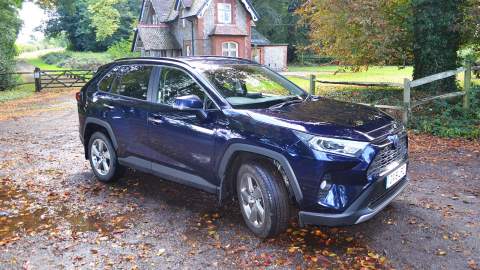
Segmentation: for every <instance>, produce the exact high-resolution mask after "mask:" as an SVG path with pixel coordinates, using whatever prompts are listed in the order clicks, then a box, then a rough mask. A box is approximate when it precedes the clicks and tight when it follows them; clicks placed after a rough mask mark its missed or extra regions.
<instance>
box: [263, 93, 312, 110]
mask: <svg viewBox="0 0 480 270" xmlns="http://www.w3.org/2000/svg"><path fill="white" fill-rule="evenodd" d="M303 101H304V100H303V99H302V98H301V97H299V96H295V97H291V98H288V100H285V101H284V102H282V103H280V104H277V105H273V106H272V107H270V109H281V108H284V107H286V106H289V105H292V104H296V103H302V102H303Z"/></svg>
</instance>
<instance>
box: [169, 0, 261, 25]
mask: <svg viewBox="0 0 480 270" xmlns="http://www.w3.org/2000/svg"><path fill="white" fill-rule="evenodd" d="M211 2H212V0H175V10H176V11H178V10H179V8H180V5H181V4H183V6H184V7H185V9H186V10H185V14H184V16H183V18H188V17H193V16H200V17H201V16H203V13H204V12H205V10H206V8H207V7H208V6H209V5H210V4H211ZM240 2H242V4H243V6H244V7H245V9H246V10H247V11H248V12H249V13H250V15H251V16H252V19H253V21H255V22H256V21H258V19H259V18H260V16H259V15H258V13H257V11H256V10H255V8H254V7H253V5H252V2H250V0H240Z"/></svg>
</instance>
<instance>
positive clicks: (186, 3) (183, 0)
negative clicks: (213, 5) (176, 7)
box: [182, 0, 193, 8]
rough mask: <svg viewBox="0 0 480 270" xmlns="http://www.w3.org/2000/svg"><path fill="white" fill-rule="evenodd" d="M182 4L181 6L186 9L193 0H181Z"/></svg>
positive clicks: (190, 5)
mask: <svg viewBox="0 0 480 270" xmlns="http://www.w3.org/2000/svg"><path fill="white" fill-rule="evenodd" d="M182 2H183V5H184V6H185V7H186V8H190V7H192V4H193V0H182Z"/></svg>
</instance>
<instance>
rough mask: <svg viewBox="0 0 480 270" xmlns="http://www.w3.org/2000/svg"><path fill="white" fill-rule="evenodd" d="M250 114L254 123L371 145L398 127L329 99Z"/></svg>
mask: <svg viewBox="0 0 480 270" xmlns="http://www.w3.org/2000/svg"><path fill="white" fill-rule="evenodd" d="M248 114H249V115H250V117H252V118H253V119H254V120H257V121H260V122H264V123H268V124H273V125H279V126H284V127H287V128H291V129H294V130H298V131H301V132H306V133H310V134H315V135H321V136H331V137H338V138H344V139H351V140H362V141H372V140H374V139H376V138H378V137H380V136H382V135H384V134H386V133H388V132H391V130H392V128H395V127H394V126H395V125H396V122H395V121H394V120H393V118H391V117H390V116H388V115H387V114H385V113H383V112H381V111H380V110H377V109H375V108H372V107H368V106H364V105H359V104H354V103H347V102H341V101H336V100H332V99H327V98H314V99H311V100H308V101H304V102H301V103H293V104H290V105H286V106H284V107H281V108H269V109H253V110H248Z"/></svg>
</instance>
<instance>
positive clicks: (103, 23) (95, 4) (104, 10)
mask: <svg viewBox="0 0 480 270" xmlns="http://www.w3.org/2000/svg"><path fill="white" fill-rule="evenodd" d="M40 5H41V6H42V7H44V8H47V9H49V10H50V11H51V14H52V15H51V17H50V19H49V20H48V22H47V26H46V29H45V33H46V34H47V35H48V36H56V35H58V34H61V33H66V36H67V38H68V40H69V41H70V48H71V49H73V50H76V51H105V50H106V49H107V48H108V47H110V46H111V45H112V44H115V43H117V42H119V41H121V40H124V39H129V38H130V37H131V36H132V33H133V25H134V23H135V22H136V20H137V18H138V14H139V13H140V5H141V3H140V0H135V1H128V0H101V1H95V0H76V1H70V0H44V1H42V2H41V3H40Z"/></svg>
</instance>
